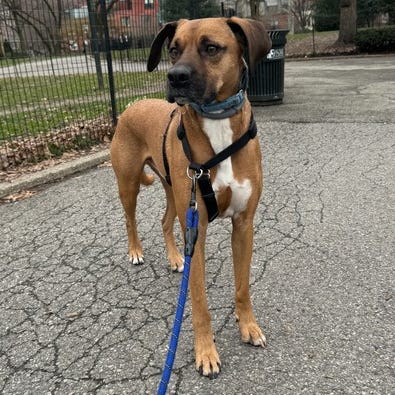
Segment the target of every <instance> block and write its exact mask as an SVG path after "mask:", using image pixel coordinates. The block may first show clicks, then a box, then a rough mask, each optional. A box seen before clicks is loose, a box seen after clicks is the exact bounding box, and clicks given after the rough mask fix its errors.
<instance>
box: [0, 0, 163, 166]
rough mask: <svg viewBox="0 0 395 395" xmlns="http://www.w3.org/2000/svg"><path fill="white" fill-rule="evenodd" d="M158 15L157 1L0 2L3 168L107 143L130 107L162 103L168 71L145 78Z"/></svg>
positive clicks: (0, 145)
mask: <svg viewBox="0 0 395 395" xmlns="http://www.w3.org/2000/svg"><path fill="white" fill-rule="evenodd" d="M103 5H104V6H103ZM160 15H161V10H160V8H159V1H158V0H130V1H129V0H118V1H105V0H100V1H96V0H48V1H45V2H44V1H27V0H26V1H24V0H12V1H11V0H0V167H1V168H0V170H7V169H10V168H12V167H13V166H16V165H18V164H21V163H24V162H34V161H38V160H40V159H41V158H44V157H50V156H56V155H60V154H62V152H64V151H65V150H69V149H74V148H86V147H88V146H90V145H92V144H95V143H97V142H99V141H103V140H104V139H106V138H108V137H110V135H111V133H112V131H113V124H114V121H115V120H116V116H117V114H118V113H120V112H122V111H123V109H124V108H125V107H126V106H127V104H128V103H130V102H133V101H134V100H137V99H139V98H141V97H162V96H163V91H164V84H163V81H164V78H163V73H164V71H163V70H160V69H159V71H155V72H153V73H150V74H148V73H146V72H145V70H146V66H145V61H146V59H147V56H148V49H149V46H150V43H151V40H152V38H153V37H154V35H155V34H156V32H157V31H158V29H159V28H160V25H161V22H162V21H161V18H160Z"/></svg>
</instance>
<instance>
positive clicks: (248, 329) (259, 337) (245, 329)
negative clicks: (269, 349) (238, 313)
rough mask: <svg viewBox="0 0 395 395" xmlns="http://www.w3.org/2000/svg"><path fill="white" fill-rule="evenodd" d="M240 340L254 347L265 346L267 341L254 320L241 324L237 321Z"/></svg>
mask: <svg viewBox="0 0 395 395" xmlns="http://www.w3.org/2000/svg"><path fill="white" fill-rule="evenodd" d="M239 328H240V335H241V340H242V341H243V342H244V343H249V344H252V345H253V346H256V347H266V345H267V341H266V337H265V335H264V334H263V332H262V330H261V328H259V326H258V324H256V323H255V322H249V323H245V324H242V323H241V322H240V321H239Z"/></svg>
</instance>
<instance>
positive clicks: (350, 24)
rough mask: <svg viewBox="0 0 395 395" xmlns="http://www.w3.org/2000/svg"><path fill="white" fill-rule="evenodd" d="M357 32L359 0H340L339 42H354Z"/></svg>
mask: <svg viewBox="0 0 395 395" xmlns="http://www.w3.org/2000/svg"><path fill="white" fill-rule="evenodd" d="M356 32H357V0H340V27H339V38H338V40H337V43H338V44H352V43H354V41H355V34H356Z"/></svg>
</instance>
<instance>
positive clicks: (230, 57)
mask: <svg viewBox="0 0 395 395" xmlns="http://www.w3.org/2000/svg"><path fill="white" fill-rule="evenodd" d="M166 39H168V41H169V55H170V58H171V62H172V64H173V66H172V67H171V68H170V70H169V72H168V89H167V99H168V101H169V102H170V103H174V102H176V104H170V103H169V102H166V101H164V100H156V99H152V100H142V101H140V102H137V103H136V104H134V105H132V106H131V107H129V108H128V109H127V110H126V111H125V112H124V113H123V114H122V116H121V117H120V119H119V122H118V126H117V129H116V132H115V135H114V139H113V141H112V144H111V159H112V164H113V168H114V171H115V174H116V177H117V181H118V187H119V195H120V199H121V201H122V205H123V207H124V210H125V215H126V225H127V232H128V242H129V257H130V261H131V262H132V263H134V264H140V263H143V251H142V247H141V243H140V241H139V238H138V235H137V229H136V217H135V210H136V199H137V194H138V192H139V189H140V184H144V185H148V184H151V183H152V182H153V176H149V175H146V174H145V172H144V169H143V168H144V165H145V164H148V165H149V166H150V167H151V168H152V169H153V170H154V172H155V173H156V174H157V175H158V176H159V177H160V179H161V181H162V183H163V186H164V189H165V191H166V198H167V208H166V212H165V215H164V217H163V220H162V225H163V233H164V238H165V242H166V247H167V253H168V258H169V261H170V267H171V269H173V270H175V271H182V270H183V262H184V261H183V257H182V256H181V254H180V253H179V251H178V249H177V247H176V242H175V239H174V236H173V223H174V219H175V217H176V216H178V218H179V220H180V222H181V227H182V229H183V230H185V213H186V210H187V208H188V206H189V199H190V191H191V180H190V179H189V178H188V176H187V169H188V166H189V165H190V161H189V160H188V159H187V157H186V155H185V153H184V151H183V145H182V143H181V142H180V140H179V138H178V137H177V128H178V126H179V124H180V122H182V123H183V125H184V128H185V134H186V136H187V139H188V142H189V145H190V150H191V156H192V157H193V161H194V162H195V163H205V162H206V161H207V160H209V159H210V158H212V157H213V156H214V155H215V154H216V153H218V152H219V151H221V150H223V149H224V148H226V147H227V146H229V145H231V144H232V142H234V141H235V140H237V139H238V138H239V137H240V136H242V135H243V134H244V133H245V132H246V130H248V129H249V125H250V119H251V116H252V115H251V106H250V103H249V102H248V100H247V99H246V98H245V97H244V96H243V95H244V92H243V89H244V88H243V87H242V88H240V81H241V79H243V78H245V74H246V71H245V69H246V62H245V60H244V58H243V52H244V51H247V52H248V61H249V64H250V65H253V64H255V63H256V62H257V61H258V60H260V59H261V58H263V57H264V55H265V54H266V53H267V52H268V50H269V49H270V46H271V42H270V39H269V37H268V35H267V32H266V30H265V28H264V26H263V24H262V23H260V22H257V21H253V20H247V19H240V18H235V17H232V18H229V19H226V18H208V19H200V20H192V21H189V20H180V21H178V22H171V23H168V24H166V25H165V26H164V27H163V28H162V30H161V31H160V32H159V33H158V35H157V37H156V38H155V40H154V42H153V44H152V48H151V53H150V57H149V60H148V70H149V71H152V70H154V69H155V68H156V66H157V65H158V63H159V61H160V57H161V50H162V46H163V44H164V42H165V40H166ZM238 92H239V96H237V97H238V99H240V92H241V95H242V99H241V100H239V101H238V102H237V105H234V106H233V104H232V103H233V102H232V101H231V103H230V104H229V100H227V99H228V98H233V97H236V95H237V94H238ZM212 103H214V104H215V103H225V107H226V108H225V110H224V111H222V110H221V109H218V108H216V107H215V106H214V110H213V111H211V112H210V110H208V111H209V113H207V116H206V115H205V113H204V112H200V111H198V110H197V109H196V108H197V107H199V106H202V105H203V106H204V105H207V106H208V108H210V105H211V104H212ZM228 107H232V108H231V109H230V111H228ZM174 110H175V111H174ZM226 111H228V112H226ZM217 115H218V117H219V118H220V119H215V118H216V117H217ZM222 115H224V116H222ZM212 116H213V117H214V119H212ZM166 126H167V127H166ZM166 174H167V175H168V176H170V179H171V186H170V185H169V183H168V182H167V181H166V177H165V176H166ZM207 175H208V177H209V178H210V180H211V182H212V188H213V190H214V192H215V198H216V201H217V205H218V211H219V215H220V216H222V217H231V219H232V224H233V233H232V251H233V265H234V276H235V288H236V290H235V313H236V318H237V319H238V323H239V329H240V333H241V339H242V341H243V342H249V343H251V344H253V345H255V346H262V347H264V346H265V345H266V340H265V337H264V335H263V333H262V331H261V329H260V328H259V326H258V324H257V322H256V319H255V316H254V313H253V310H252V306H251V301H250V294H249V275H250V261H251V255H252V247H253V240H252V239H253V218H254V213H255V210H256V207H257V204H258V201H259V197H260V194H261V190H262V171H261V153H260V147H259V143H258V139H257V138H252V139H251V140H249V142H248V144H246V145H244V147H243V148H242V149H240V150H239V151H238V152H236V153H234V154H233V155H232V156H231V157H229V158H227V159H225V160H223V161H222V162H221V163H220V164H218V165H217V166H215V167H213V168H212V169H211V173H207ZM197 201H198V206H199V212H200V223H199V232H198V239H197V244H196V247H195V253H194V255H193V259H192V263H191V279H190V289H191V301H192V316H193V320H192V321H193V329H194V334H195V356H196V368H197V369H198V370H199V371H200V372H201V374H203V375H205V376H209V377H216V376H217V375H218V373H219V370H220V366H221V365H220V359H219V356H218V353H217V350H216V347H215V344H214V338H213V333H212V329H211V323H210V314H209V311H208V306H207V300H206V293H205V258H204V249H205V237H206V229H207V225H208V215H207V211H206V208H205V202H204V201H203V199H202V196H201V194H200V193H199V191H198V195H197Z"/></svg>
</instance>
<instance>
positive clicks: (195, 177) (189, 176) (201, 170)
mask: <svg viewBox="0 0 395 395" xmlns="http://www.w3.org/2000/svg"><path fill="white" fill-rule="evenodd" d="M189 170H192V169H190V168H189V167H187V176H188V178H189V179H190V180H193V179H195V180H198V179H199V178H200V177H201V176H202V175H203V173H204V172H203V169H199V170H193V171H194V172H195V174H194V175H193V176H191V175H189ZM198 173H199V174H198Z"/></svg>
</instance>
